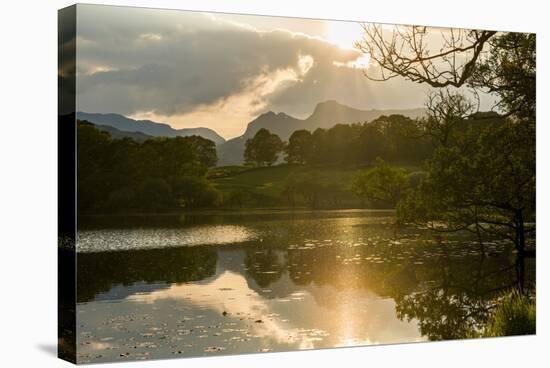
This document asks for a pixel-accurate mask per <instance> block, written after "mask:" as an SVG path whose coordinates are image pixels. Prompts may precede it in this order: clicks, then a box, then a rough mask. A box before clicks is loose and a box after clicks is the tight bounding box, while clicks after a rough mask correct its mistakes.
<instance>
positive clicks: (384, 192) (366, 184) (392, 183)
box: [352, 158, 407, 206]
mask: <svg viewBox="0 0 550 368" xmlns="http://www.w3.org/2000/svg"><path fill="white" fill-rule="evenodd" d="M406 188H407V176H406V175H405V173H404V172H403V170H400V169H395V168H392V167H390V166H388V165H387V164H386V163H385V162H384V161H383V160H382V159H380V158H379V159H377V160H376V166H375V167H374V168H372V169H370V170H368V171H367V172H362V173H359V174H357V175H356V176H355V178H354V180H353V183H352V190H353V191H354V192H355V194H356V195H357V196H359V197H361V198H364V199H366V200H368V201H371V202H382V203H383V204H386V205H390V206H395V205H396V204H397V203H398V202H399V200H400V199H401V196H402V195H403V193H404V191H405V189H406Z"/></svg>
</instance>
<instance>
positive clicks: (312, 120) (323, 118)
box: [218, 100, 425, 166]
mask: <svg viewBox="0 0 550 368" xmlns="http://www.w3.org/2000/svg"><path fill="white" fill-rule="evenodd" d="M392 114H401V115H404V116H408V117H410V118H418V117H421V116H423V115H424V114H425V110H424V109H423V108H417V109H406V110H359V109H354V108H352V107H349V106H346V105H342V104H340V103H338V102H336V101H333V100H331V101H326V102H322V103H319V104H317V106H315V109H314V110H313V113H312V114H311V115H310V116H309V117H308V118H306V119H297V118H294V117H292V116H289V115H287V114H285V113H282V112H280V113H277V114H276V113H274V112H272V111H269V112H266V113H265V114H262V115H260V116H258V117H257V118H256V119H254V120H253V121H251V122H250V123H249V124H248V127H247V128H246V131H245V133H244V134H243V135H242V136H240V137H237V138H233V139H230V140H228V141H227V142H225V143H224V144H221V145H220V146H218V157H219V161H218V165H219V166H223V165H239V164H241V163H242V162H243V152H244V145H245V142H246V140H247V139H249V138H252V137H253V136H254V135H255V134H256V132H258V130H260V129H262V128H266V129H268V130H269V131H270V132H272V133H275V134H277V135H278V136H279V137H281V139H282V140H284V141H286V140H288V138H289V137H290V135H291V134H292V133H293V132H294V131H296V130H299V129H306V130H309V131H311V132H313V131H314V130H315V129H317V128H325V129H326V128H331V127H333V126H334V125H336V124H351V123H364V122H369V121H372V120H374V119H376V118H378V117H380V116H382V115H392Z"/></svg>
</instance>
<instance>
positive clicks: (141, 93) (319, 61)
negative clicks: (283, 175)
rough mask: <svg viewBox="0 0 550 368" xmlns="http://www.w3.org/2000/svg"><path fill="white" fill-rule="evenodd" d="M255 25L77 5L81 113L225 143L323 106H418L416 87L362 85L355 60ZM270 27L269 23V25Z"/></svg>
mask: <svg viewBox="0 0 550 368" xmlns="http://www.w3.org/2000/svg"><path fill="white" fill-rule="evenodd" d="M247 19H249V20H254V21H251V22H249V23H247V22H246V21H247ZM261 19H262V17H250V16H241V17H236V16H227V17H224V16H223V15H220V14H216V15H211V14H204V13H195V12H183V11H166V10H155V9H140V8H120V7H109V6H107V7H105V6H96V5H79V8H78V22H77V26H78V38H77V42H78V46H77V47H78V51H77V52H78V65H77V91H78V109H79V110H82V111H90V112H116V113H122V114H125V115H129V116H135V117H149V118H157V119H160V120H164V121H167V122H170V123H171V124H173V125H176V126H180V127H182V126H200V125H206V126H209V127H212V128H214V129H216V130H217V131H218V132H220V133H221V134H222V135H225V136H226V137H227V136H235V135H238V134H240V133H242V131H244V129H245V128H246V124H247V123H248V122H249V121H250V120H251V119H252V118H253V117H255V116H256V115H258V114H259V113H261V112H264V111H267V110H271V109H273V110H279V111H285V112H287V113H289V114H295V115H297V116H305V115H306V114H308V113H310V112H311V111H312V109H313V106H314V105H315V104H316V103H318V102H320V101H324V100H327V99H336V100H338V101H340V102H342V103H346V104H349V105H352V106H354V107H360V108H369V107H370V108H384V107H386V108H393V107H401V106H403V104H404V105H406V106H404V107H413V106H414V107H416V106H419V105H421V104H422V102H423V101H424V97H425V93H423V92H421V90H422V88H411V87H414V85H413V86H411V85H410V84H409V85H408V88H405V86H404V85H403V82H402V81H401V82H399V83H397V82H394V83H393V85H392V84H391V83H387V84H384V85H382V84H380V83H374V82H371V81H369V80H367V79H366V78H365V77H364V75H363V74H362V71H361V69H360V68H356V67H355V66H356V62H357V61H358V60H359V59H360V58H361V56H362V55H361V54H360V53H359V52H358V51H356V50H351V49H342V48H339V47H338V46H337V45H335V44H332V43H330V42H327V41H325V40H323V39H322V38H321V37H319V36H311V35H307V34H305V33H299V32H296V31H293V32H291V31H288V30H283V29H275V28H269V27H267V28H264V29H261V28H260V27H258V25H259V24H261ZM274 21H275V20H274V19H273V18H266V25H270V24H273V22H274ZM281 22H282V23H281V24H282V25H284V21H281ZM296 22H297V21H296ZM301 22H302V21H301ZM303 22H304V24H307V22H315V23H314V25H315V29H319V28H320V26H321V25H322V22H320V21H309V20H303ZM271 27H273V26H271ZM293 27H294V29H295V28H296V24H294V23H293ZM304 29H308V28H307V26H304ZM358 36H359V35H358ZM399 86H400V87H399ZM405 101H406V102H405Z"/></svg>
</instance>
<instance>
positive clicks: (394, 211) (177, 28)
mask: <svg viewBox="0 0 550 368" xmlns="http://www.w3.org/2000/svg"><path fill="white" fill-rule="evenodd" d="M366 16H367V15H365V17H366ZM365 20H368V19H365ZM58 46H59V53H58V55H59V70H58V80H59V92H58V96H59V125H58V132H59V247H58V254H59V356H60V357H61V358H63V359H66V360H68V361H71V362H73V363H100V362H111V361H135V360H143V359H159V358H176V357H198V356H214V355H221V354H243V353H266V352H282V351H292V350H302V349H320V348H336V347H349V346H364V345H373V344H395V343H410V342H423V341H438V340H453V339H466V338H468V339H477V338H485V337H497V336H510V335H529V334H535V332H536V330H535V326H536V316H535V315H536V313H535V310H536V308H535V296H536V293H535V259H536V244H535V223H536V218H535V212H536V211H535V210H536V206H535V182H536V180H535V127H536V119H535V116H536V108H535V106H536V100H535V80H536V53H535V50H536V37H535V34H529V33H514V32H506V31H494V30H471V29H453V28H437V27H425V26H411V25H390V24H377V23H369V22H347V21H336V20H319V19H300V18H287V17H270V16H257V15H237V14H220V13H212V12H191V11H182V10H164V9H149V8H133V7H116V6H103V5H80V4H79V5H74V6H70V7H68V8H64V9H62V10H60V11H59V45H58Z"/></svg>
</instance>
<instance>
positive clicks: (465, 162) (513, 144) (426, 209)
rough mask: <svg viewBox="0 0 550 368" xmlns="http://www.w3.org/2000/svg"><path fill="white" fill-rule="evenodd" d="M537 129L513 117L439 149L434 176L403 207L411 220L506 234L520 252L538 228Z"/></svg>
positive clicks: (404, 217) (402, 213) (402, 215)
mask: <svg viewBox="0 0 550 368" xmlns="http://www.w3.org/2000/svg"><path fill="white" fill-rule="evenodd" d="M534 135H535V131H534V127H533V126H531V128H529V125H526V124H522V123H517V122H512V121H507V122H506V123H505V124H503V125H501V126H500V127H498V128H494V127H491V128H486V129H484V130H482V131H481V132H479V133H478V132H475V131H473V130H469V131H468V132H467V133H466V134H464V135H462V136H461V137H460V140H459V141H458V143H457V144H456V145H453V146H450V147H444V146H442V147H439V148H438V149H437V150H436V151H435V153H434V156H433V157H432V159H430V160H429V164H428V172H429V176H428V177H427V178H426V179H425V180H423V181H422V183H421V185H420V186H419V187H418V188H417V189H416V190H411V191H410V192H409V193H408V195H407V196H406V198H405V199H404V200H403V201H402V202H401V203H399V205H398V216H399V217H400V219H401V220H403V221H405V222H416V223H428V224H430V223H432V224H433V223H437V221H442V220H443V221H444V222H445V223H446V224H447V228H446V230H452V229H464V228H470V229H472V228H473V229H475V230H476V231H477V230H481V231H484V232H487V233H491V234H498V235H501V236H504V237H506V238H508V239H510V240H512V241H513V242H514V244H516V247H517V249H518V251H520V252H523V251H524V249H525V244H526V239H525V236H528V235H534V229H533V228H531V227H528V226H526V225H525V222H532V221H534V216H535V145H534Z"/></svg>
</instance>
